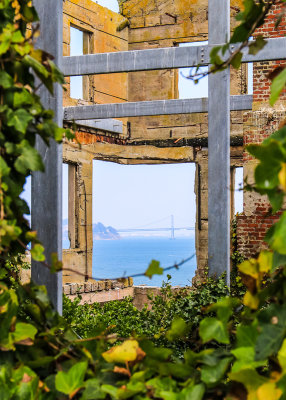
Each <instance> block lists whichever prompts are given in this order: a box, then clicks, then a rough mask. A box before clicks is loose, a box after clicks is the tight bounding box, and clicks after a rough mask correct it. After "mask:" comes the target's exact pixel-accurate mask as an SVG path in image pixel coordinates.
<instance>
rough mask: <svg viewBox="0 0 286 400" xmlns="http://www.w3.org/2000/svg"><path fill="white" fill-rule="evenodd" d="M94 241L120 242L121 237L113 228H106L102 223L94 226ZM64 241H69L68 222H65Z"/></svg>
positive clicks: (65, 220)
mask: <svg viewBox="0 0 286 400" xmlns="http://www.w3.org/2000/svg"><path fill="white" fill-rule="evenodd" d="M92 231H93V240H102V239H105V240H118V239H120V235H119V233H118V232H117V230H116V229H115V228H113V227H112V226H104V225H103V224H102V223H101V222H98V223H97V224H93V227H92ZM63 240H68V220H67V219H64V220H63Z"/></svg>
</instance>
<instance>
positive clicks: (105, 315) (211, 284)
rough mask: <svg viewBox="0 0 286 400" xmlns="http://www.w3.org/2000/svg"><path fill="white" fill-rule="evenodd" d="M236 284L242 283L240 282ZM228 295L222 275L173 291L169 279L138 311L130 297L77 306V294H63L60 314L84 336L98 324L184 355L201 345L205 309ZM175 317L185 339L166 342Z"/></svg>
mask: <svg viewBox="0 0 286 400" xmlns="http://www.w3.org/2000/svg"><path fill="white" fill-rule="evenodd" d="M169 279H171V276H169ZM239 285H240V286H243V285H242V283H239ZM232 290H234V291H235V293H236V292H237V291H238V289H237V286H235V285H232ZM244 293H245V291H243V294H244ZM228 294H229V289H228V287H227V286H226V284H225V277H224V276H222V277H221V278H220V279H218V280H215V279H213V278H208V277H207V275H206V278H205V281H204V282H202V283H200V284H198V285H197V286H194V287H192V288H182V289H177V290H173V289H172V286H171V284H170V282H169V281H168V282H165V283H163V285H162V288H161V293H160V295H156V296H150V309H148V308H147V306H145V307H144V308H143V309H142V310H141V311H139V310H138V309H137V308H136V307H134V306H133V303H132V301H133V299H132V298H131V297H128V298H125V299H124V300H121V301H111V302H106V303H104V304H99V303H94V304H92V305H89V304H84V305H80V301H81V296H80V295H78V297H77V298H76V299H75V300H74V301H71V300H70V299H69V298H68V297H67V296H64V302H63V317H64V318H65V320H66V321H67V322H68V324H69V325H70V326H71V327H72V328H73V329H74V331H75V332H76V333H77V334H78V335H79V336H81V337H83V338H88V337H93V336H94V327H97V328H98V327H99V326H101V327H102V329H107V328H108V332H109V333H116V334H117V336H118V337H119V338H129V337H132V336H133V337H146V338H149V339H150V340H152V342H153V343H154V344H155V345H156V346H157V347H159V346H164V347H166V348H171V349H173V350H174V355H175V356H178V357H183V354H184V352H185V351H186V349H188V348H191V349H193V350H197V349H199V348H200V347H201V342H200V339H199V331H198V328H199V324H200V322H201V320H202V319H203V318H204V316H205V314H204V310H205V308H206V307H208V306H209V305H210V304H213V303H216V302H217V301H218V300H219V299H221V298H222V297H224V296H226V295H228ZM175 318H182V319H183V320H184V321H185V322H186V324H187V325H188V334H187V335H186V336H185V337H184V340H180V339H178V340H176V341H169V340H168V339H167V338H166V333H167V332H168V330H169V329H170V328H171V325H172V322H173V320H174V319H175Z"/></svg>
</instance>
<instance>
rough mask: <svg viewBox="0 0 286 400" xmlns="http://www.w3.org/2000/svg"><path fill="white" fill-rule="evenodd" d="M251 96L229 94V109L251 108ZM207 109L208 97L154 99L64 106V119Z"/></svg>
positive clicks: (194, 111) (166, 113) (201, 111)
mask: <svg viewBox="0 0 286 400" xmlns="http://www.w3.org/2000/svg"><path fill="white" fill-rule="evenodd" d="M251 108H252V96H251V95H243V96H231V100H230V110H231V111H241V110H251ZM207 111H208V98H207V97H205V98H200V99H184V100H155V101H141V102H134V103H131V102H130V103H116V104H97V105H94V106H75V107H65V108H64V120H66V121H72V120H90V119H108V118H125V117H143V116H154V115H174V114H192V113H203V112H207Z"/></svg>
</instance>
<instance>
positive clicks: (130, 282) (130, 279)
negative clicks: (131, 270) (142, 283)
mask: <svg viewBox="0 0 286 400" xmlns="http://www.w3.org/2000/svg"><path fill="white" fill-rule="evenodd" d="M133 283H134V282H133V278H131V277H129V278H128V284H129V286H133Z"/></svg>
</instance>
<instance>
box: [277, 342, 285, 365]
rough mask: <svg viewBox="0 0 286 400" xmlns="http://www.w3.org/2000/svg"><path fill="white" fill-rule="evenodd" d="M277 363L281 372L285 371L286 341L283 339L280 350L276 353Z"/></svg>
mask: <svg viewBox="0 0 286 400" xmlns="http://www.w3.org/2000/svg"><path fill="white" fill-rule="evenodd" d="M278 361H279V364H280V366H281V368H282V370H283V371H286V339H284V341H283V343H282V346H281V349H280V350H279V352H278Z"/></svg>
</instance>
